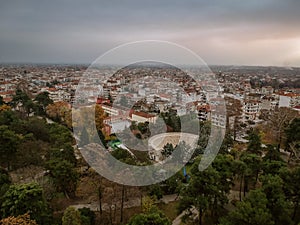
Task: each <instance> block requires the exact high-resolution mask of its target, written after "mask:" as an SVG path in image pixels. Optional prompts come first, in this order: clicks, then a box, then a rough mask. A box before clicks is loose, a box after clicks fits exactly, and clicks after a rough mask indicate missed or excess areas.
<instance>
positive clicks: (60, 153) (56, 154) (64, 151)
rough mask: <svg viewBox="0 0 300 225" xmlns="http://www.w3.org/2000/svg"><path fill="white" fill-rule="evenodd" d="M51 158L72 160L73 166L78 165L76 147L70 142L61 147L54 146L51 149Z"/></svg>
mask: <svg viewBox="0 0 300 225" xmlns="http://www.w3.org/2000/svg"><path fill="white" fill-rule="evenodd" d="M50 158H51V159H58V160H66V161H68V162H70V163H71V164H72V165H73V166H76V164H77V159H76V156H75V153H74V148H73V146H72V145H70V144H68V143H67V144H64V145H62V146H61V148H53V149H52V150H51V155H50Z"/></svg>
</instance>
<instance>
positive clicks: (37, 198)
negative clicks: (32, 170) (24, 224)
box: [0, 183, 51, 224]
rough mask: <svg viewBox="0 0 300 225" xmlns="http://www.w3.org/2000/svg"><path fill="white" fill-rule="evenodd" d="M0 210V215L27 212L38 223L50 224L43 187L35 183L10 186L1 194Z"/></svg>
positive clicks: (6, 215) (14, 214) (16, 214)
mask: <svg viewBox="0 0 300 225" xmlns="http://www.w3.org/2000/svg"><path fill="white" fill-rule="evenodd" d="M0 211H1V214H2V217H8V216H18V215H22V214H25V213H27V212H29V214H30V216H31V218H32V219H34V220H36V222H37V223H38V224H51V221H50V218H49V214H50V213H49V208H48V205H47V203H46V201H45V199H44V197H43V189H42V188H41V186H39V185H38V184H37V183H28V184H20V185H12V186H10V187H9V189H8V190H7V192H6V193H5V194H4V196H3V199H2V204H1V209H0Z"/></svg>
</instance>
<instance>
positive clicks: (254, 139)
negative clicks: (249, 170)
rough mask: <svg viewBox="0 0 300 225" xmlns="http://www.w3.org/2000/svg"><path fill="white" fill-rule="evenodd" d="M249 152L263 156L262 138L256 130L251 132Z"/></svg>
mask: <svg viewBox="0 0 300 225" xmlns="http://www.w3.org/2000/svg"><path fill="white" fill-rule="evenodd" d="M247 151H248V152H250V153H254V154H257V155H261V138H260V134H259V131H258V130H256V129H253V130H252V131H250V134H249V143H248V146H247Z"/></svg>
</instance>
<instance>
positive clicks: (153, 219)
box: [127, 209, 171, 225]
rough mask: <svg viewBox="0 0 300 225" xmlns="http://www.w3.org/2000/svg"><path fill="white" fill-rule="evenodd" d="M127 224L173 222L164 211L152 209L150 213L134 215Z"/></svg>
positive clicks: (149, 224) (148, 224)
mask: <svg viewBox="0 0 300 225" xmlns="http://www.w3.org/2000/svg"><path fill="white" fill-rule="evenodd" d="M127 225H171V222H170V220H169V219H168V218H167V217H166V216H165V214H164V213H163V212H162V211H160V210H157V209H151V210H150V211H149V212H148V213H141V214H137V215H135V216H133V217H132V218H131V219H130V220H129V222H128V223H127Z"/></svg>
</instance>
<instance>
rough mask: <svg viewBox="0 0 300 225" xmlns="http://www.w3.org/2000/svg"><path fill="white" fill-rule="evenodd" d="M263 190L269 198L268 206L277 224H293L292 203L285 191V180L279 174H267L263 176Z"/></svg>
mask: <svg viewBox="0 0 300 225" xmlns="http://www.w3.org/2000/svg"><path fill="white" fill-rule="evenodd" d="M262 183H263V185H262V190H263V192H264V193H265V195H266V198H267V199H268V202H267V207H268V209H269V210H270V213H271V214H272V217H273V220H274V222H275V225H281V224H286V225H289V224H292V220H291V218H290V213H289V210H288V209H289V208H290V205H289V203H288V202H287V201H286V197H285V195H284V192H283V181H282V179H281V178H280V177H279V176H277V175H276V176H273V175H270V174H269V175H265V176H264V177H263V178H262Z"/></svg>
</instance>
